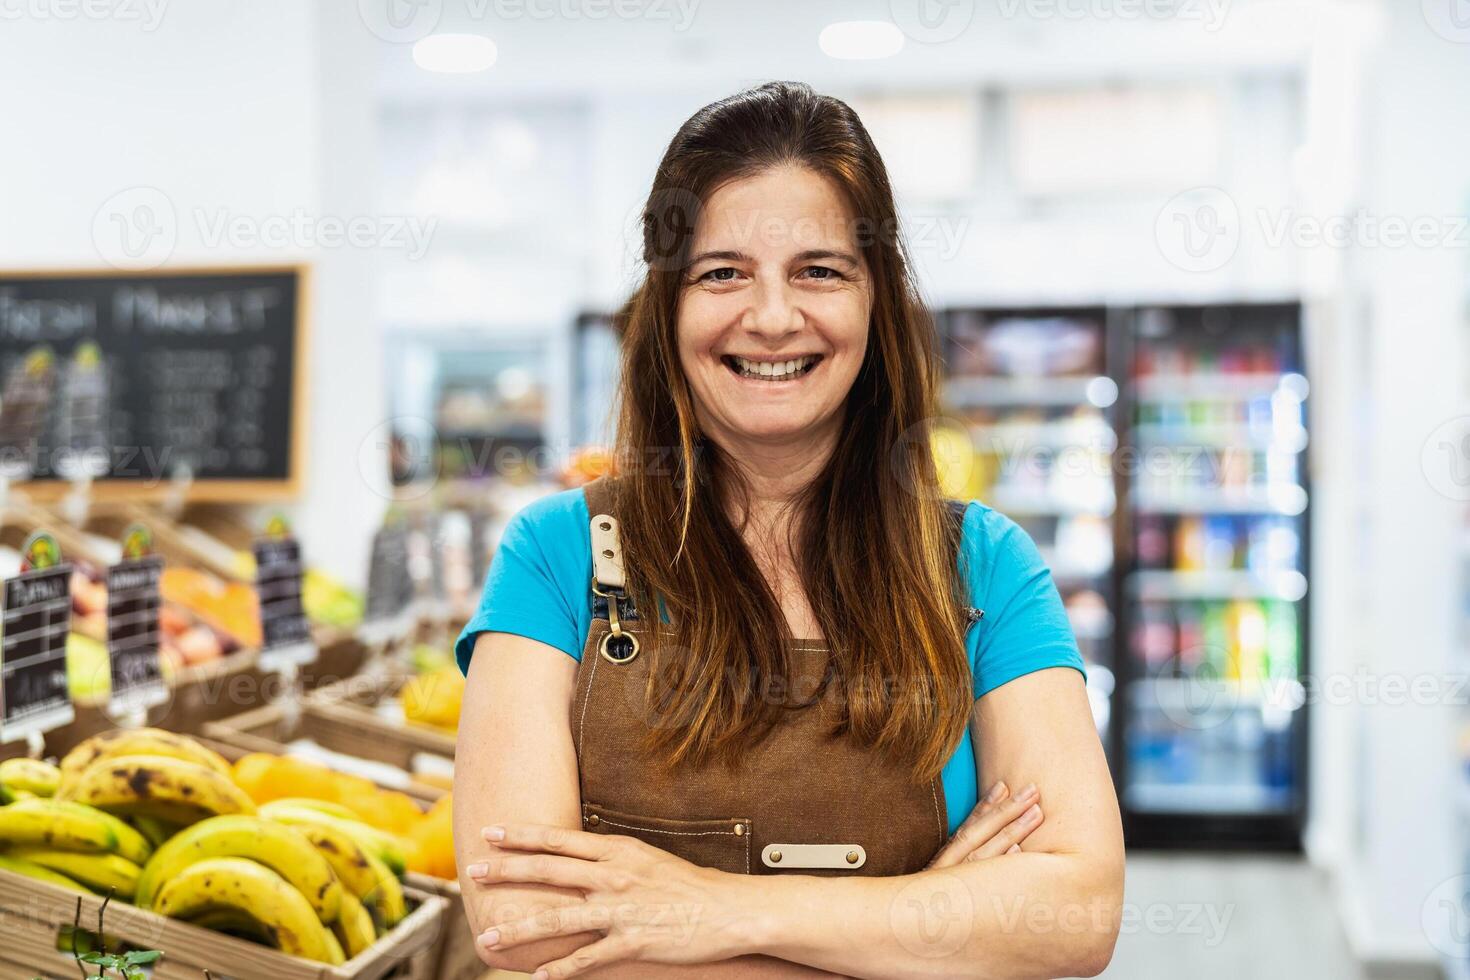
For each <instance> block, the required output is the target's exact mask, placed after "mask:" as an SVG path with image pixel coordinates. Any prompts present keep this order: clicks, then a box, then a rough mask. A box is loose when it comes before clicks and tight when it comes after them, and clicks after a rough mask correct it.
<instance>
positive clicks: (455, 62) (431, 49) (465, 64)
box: [413, 34, 499, 75]
mask: <svg viewBox="0 0 1470 980" xmlns="http://www.w3.org/2000/svg"><path fill="white" fill-rule="evenodd" d="M498 53H499V52H498V51H497V49H496V47H495V42H494V41H492V40H490V39H489V38H488V37H484V36H482V35H480V34H430V35H429V36H428V37H426V38H424V39H423V40H421V41H419V42H418V43H417V44H415V45H414V46H413V63H414V64H416V65H418V66H419V67H420V68H422V69H423V70H424V71H437V72H445V73H448V74H455V75H461V74H466V73H468V72H474V71H484V70H485V69H486V68H489V67H490V66H491V65H493V64H495V58H496V55H497V54H498Z"/></svg>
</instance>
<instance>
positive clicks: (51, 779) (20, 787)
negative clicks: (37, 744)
mask: <svg viewBox="0 0 1470 980" xmlns="http://www.w3.org/2000/svg"><path fill="white" fill-rule="evenodd" d="M60 786H61V770H60V769H58V768H56V767H55V766H53V765H51V763H49V762H42V761H41V760H40V759H6V760H5V761H4V762H0V803H14V802H15V801H16V800H29V799H34V798H36V797H38V796H55V795H56V790H57V788H58V787H60Z"/></svg>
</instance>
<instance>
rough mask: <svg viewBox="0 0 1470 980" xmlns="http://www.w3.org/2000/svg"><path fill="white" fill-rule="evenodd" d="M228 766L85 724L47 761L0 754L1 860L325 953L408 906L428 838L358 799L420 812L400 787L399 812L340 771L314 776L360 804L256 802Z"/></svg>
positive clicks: (381, 929)
mask: <svg viewBox="0 0 1470 980" xmlns="http://www.w3.org/2000/svg"><path fill="white" fill-rule="evenodd" d="M247 758H248V757H247ZM266 758H268V759H274V758H276V757H269V756H268V757H266ZM242 761H244V760H242ZM280 761H283V762H284V761H292V760H280ZM240 771H242V772H244V773H247V774H249V773H251V772H254V773H256V774H257V775H259V774H260V773H261V771H262V770H261V766H260V763H259V761H257V762H256V763H254V764H253V765H251V764H247V765H246V766H245V767H243V768H241V770H240ZM235 772H236V767H234V766H231V765H230V764H229V763H228V762H227V761H226V760H225V759H224V758H223V757H221V756H219V755H218V754H217V753H215V752H214V751H212V750H211V749H209V748H208V747H206V746H204V745H203V744H201V743H199V742H197V741H195V740H193V739H190V738H187V737H184V736H180V735H176V734H173V733H170V732H166V731H162V730H159V729H150V728H142V729H116V730H113V731H109V732H104V733H102V734H100V735H97V736H94V737H92V738H89V739H87V740H86V741H84V742H82V743H80V744H79V745H77V746H76V747H75V748H73V749H72V750H71V751H70V752H68V753H67V754H66V755H65V756H64V757H63V758H62V759H61V761H60V764H59V765H55V766H53V765H50V764H48V763H45V762H40V761H38V760H32V759H10V760H6V761H4V762H0V798H3V799H4V800H5V801H6V802H5V804H4V805H3V806H0V870H3V871H9V872H12V873H15V874H20V875H25V876H27V877H29V878H32V879H34V880H37V881H44V882H48V883H50V884H52V885H58V886H61V887H64V888H68V889H70V890H73V891H79V892H90V893H93V894H99V895H111V896H112V898H113V900H114V901H125V902H130V903H132V904H135V905H137V906H138V907H140V908H146V909H150V910H152V911H153V912H156V913H159V914H161V915H165V916H168V917H170V918H175V919H179V920H181V921H185V922H189V923H192V924H194V925H197V926H202V927H204V928H209V929H213V930H216V931H219V932H223V933H226V934H229V935H232V936H236V937H239V938H243V939H248V940H251V941H254V942H258V943H262V944H265V945H268V946H272V947H275V948H276V949H279V950H280V951H281V952H283V953H286V954H289V955H292V956H298V957H301V958H303V959H307V960H311V961H314V962H319V963H326V964H332V965H337V964H341V963H344V962H346V961H347V960H348V959H350V958H352V957H355V956H357V955H358V954H360V953H362V952H363V951H364V950H366V949H368V947H370V946H372V945H373V944H374V943H375V942H376V941H377V940H378V939H379V938H380V937H381V936H383V935H384V934H386V933H387V932H388V930H390V929H392V928H393V927H394V926H395V925H397V924H398V923H399V922H401V921H402V920H403V919H404V918H405V917H406V916H407V915H408V912H409V901H408V898H407V897H406V896H405V894H404V891H403V886H402V883H401V880H400V879H401V877H402V876H403V875H404V874H405V872H406V871H407V869H408V868H409V867H410V866H411V865H413V866H416V865H418V864H419V863H420V858H419V856H418V843H417V842H418V840H419V839H428V838H427V837H424V838H420V837H419V836H415V837H413V838H409V837H400V836H398V835H397V834H395V833H392V832H389V831H388V830H385V829H384V828H381V827H376V826H372V825H370V824H369V823H366V822H364V821H363V820H361V819H359V812H358V809H357V807H361V808H363V809H364V810H368V811H370V812H377V813H379V814H382V813H387V812H390V811H394V810H397V811H398V812H399V813H400V816H399V817H398V818H396V822H397V823H401V824H403V825H405V826H408V827H409V828H410V829H412V828H413V827H416V825H417V824H418V823H419V822H422V821H424V820H425V819H426V818H425V817H424V815H422V814H421V813H420V812H419V810H418V808H417V806H415V805H414V804H413V802H412V800H409V799H408V798H407V797H404V798H403V799H404V801H405V802H406V803H407V805H408V806H409V807H410V808H412V810H413V818H412V822H409V821H407V820H404V819H403V818H402V816H401V809H400V808H399V807H396V806H393V805H392V804H387V805H384V803H383V801H384V800H388V799H390V798H391V797H392V796H393V795H395V794H391V793H389V792H388V791H385V790H379V789H378V788H377V787H375V786H372V785H371V784H368V788H369V789H371V790H372V792H373V793H375V794H381V795H380V796H377V797H370V796H369V795H368V794H367V793H366V792H364V790H363V787H362V786H361V785H359V784H358V783H357V781H355V780H352V779H350V778H347V777H344V778H342V779H341V780H340V781H334V780H328V781H326V782H327V783H333V784H335V785H336V787H337V788H338V789H339V790H346V791H347V792H344V793H342V795H344V796H346V797H348V798H351V799H355V801H356V804H357V807H354V806H350V805H348V804H346V803H339V802H336V801H331V800H321V799H313V798H307V797H303V796H299V795H298V796H284V797H279V798H275V799H272V800H268V801H264V802H262V803H261V804H260V805H258V806H257V804H256V802H255V801H254V800H253V799H252V798H251V796H250V795H249V794H248V793H247V792H246V791H245V789H243V788H242V787H241V786H239V785H237V784H236V782H235V780H234V775H235ZM328 772H330V771H329V770H328ZM269 775H270V776H271V777H272V778H274V779H275V780H276V784H280V783H282V781H283V780H284V779H285V778H286V775H285V774H284V773H283V772H282V771H277V769H275V768H272V769H271V771H270V773H269ZM297 775H299V774H297ZM332 775H334V776H335V775H337V774H332ZM266 782H267V783H269V782H270V780H267V781H266ZM396 795H399V796H401V795H402V794H396ZM375 800H376V802H375ZM451 863H452V861H451Z"/></svg>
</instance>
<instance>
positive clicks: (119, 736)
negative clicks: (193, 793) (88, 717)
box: [61, 728, 230, 783]
mask: <svg viewBox="0 0 1470 980" xmlns="http://www.w3.org/2000/svg"><path fill="white" fill-rule="evenodd" d="M116 755H161V756H165V757H167V758H170V759H183V760H185V761H186V762H193V763H196V764H197V765H201V766H204V767H205V768H206V769H213V770H214V771H215V772H217V773H219V774H220V775H222V776H228V775H229V774H230V764H229V763H228V762H226V761H225V759H224V757H223V756H221V755H220V754H219V753H218V752H215V751H213V750H212V749H207V748H205V747H204V746H202V745H200V744H199V743H198V742H196V741H194V740H193V739H192V738H189V737H188V736H186V735H177V734H175V733H173V732H167V731H164V730H163V729H162V728H114V729H113V730H112V731H109V732H103V733H102V734H101V735H93V736H92V737H91V738H89V739H87V740H86V741H85V742H82V743H81V744H79V745H78V746H77V747H76V748H74V749H72V750H71V751H70V752H68V753H67V754H66V755H65V757H63V758H62V760H61V782H62V783H69V782H71V781H72V780H73V779H76V778H78V777H79V776H81V774H82V773H83V772H85V771H86V770H87V769H89V768H91V766H92V764H93V763H95V762H97V761H98V760H99V759H104V758H108V757H110V756H116Z"/></svg>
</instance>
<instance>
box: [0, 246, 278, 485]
mask: <svg viewBox="0 0 1470 980" xmlns="http://www.w3.org/2000/svg"><path fill="white" fill-rule="evenodd" d="M304 277H305V270H304V269H303V268H301V267H287V268H233V269H213V270H190V271H165V272H151V273H132V272H129V273H122V272H67V273H60V272H58V273H0V378H4V379H5V386H6V388H14V390H15V391H16V392H17V393H18V394H19V396H20V397H17V398H14V399H12V398H8V397H7V398H6V399H5V400H4V401H3V402H0V454H3V456H4V457H5V458H4V460H3V461H0V471H3V472H4V473H6V474H7V475H10V476H11V477H12V478H16V474H17V471H18V470H21V469H23V470H25V471H27V472H28V473H29V475H30V476H31V477H32V478H33V479H35V480H38V481H59V480H62V479H69V478H73V477H74V476H75V475H76V473H77V471H78V470H79V469H80V470H83V471H84V472H86V475H89V476H93V475H95V476H97V478H99V479H101V480H103V481H104V483H102V484H101V485H100V486H99V487H98V491H99V494H100V495H103V496H113V495H117V496H120V495H126V494H130V493H131V494H136V493H139V492H142V491H147V490H153V489H162V488H164V487H167V486H168V485H169V483H170V480H171V479H172V478H174V477H176V476H178V475H179V474H180V473H183V472H187V473H188V474H189V475H190V476H191V477H192V479H193V480H194V481H196V483H195V484H194V486H193V489H192V490H191V496H192V497H194V498H196V499H213V500H238V499H259V498H270V497H284V496H290V495H293V494H294V493H295V491H296V489H297V481H298V480H299V477H300V473H301V460H302V458H303V456H302V444H301V436H302V426H301V419H302V417H303V414H302V413H303V411H304V405H303V404H302V403H303V400H304V394H305V389H304V385H303V379H304V377H305V370H306V366H305V364H304V363H303V357H304V346H303V345H304V342H305V324H304V321H303V317H302V305H303V302H304V298H305V282H304ZM38 401H39V405H40V406H41V407H40V410H39V417H38ZM104 440H105V442H106V443H107V445H106V446H105V447H101V466H100V467H93V466H92V465H90V464H89V465H87V466H85V467H79V466H78V464H77V460H76V455H77V454H78V453H80V452H88V453H90V454H91V455H90V457H89V458H95V457H96V456H97V455H98V450H99V447H98V446H97V443H98V442H99V441H104ZM18 464H23V465H18ZM94 470H95V472H94ZM46 487H47V484H46V483H41V484H38V487H37V489H41V490H42V491H43V493H44V490H45V489H46ZM62 489H64V488H63V487H62V486H61V485H60V484H59V483H57V492H58V493H59V492H60V491H61V490H62ZM33 492H34V490H33Z"/></svg>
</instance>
